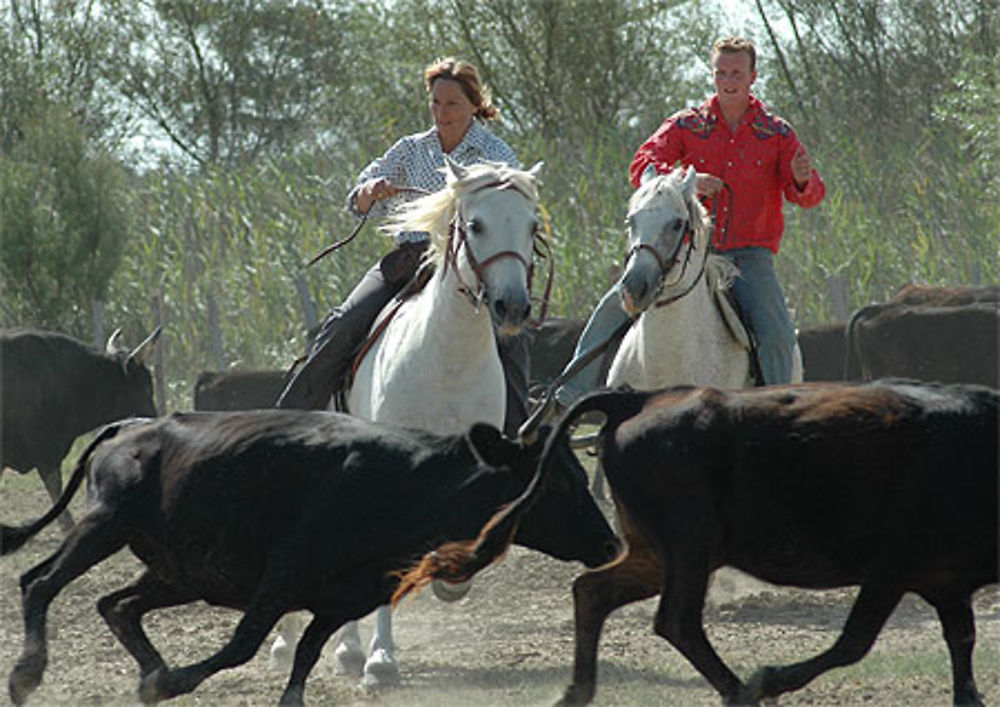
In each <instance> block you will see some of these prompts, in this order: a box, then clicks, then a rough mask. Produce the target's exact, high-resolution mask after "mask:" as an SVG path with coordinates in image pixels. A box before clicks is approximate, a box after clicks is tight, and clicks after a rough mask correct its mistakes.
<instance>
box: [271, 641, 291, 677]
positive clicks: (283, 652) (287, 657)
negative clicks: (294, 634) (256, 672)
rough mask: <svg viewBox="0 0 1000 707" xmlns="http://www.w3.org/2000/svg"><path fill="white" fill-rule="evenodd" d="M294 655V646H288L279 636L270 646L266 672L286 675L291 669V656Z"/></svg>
mask: <svg viewBox="0 0 1000 707" xmlns="http://www.w3.org/2000/svg"><path fill="white" fill-rule="evenodd" d="M294 655H295V650H294V646H290V645H289V644H288V641H286V640H285V637H284V636H281V635H279V636H278V637H277V638H275V639H274V643H272V644H271V654H270V656H269V657H268V659H267V667H268V670H273V671H274V672H277V673H287V672H288V671H289V670H291V669H292V656H294Z"/></svg>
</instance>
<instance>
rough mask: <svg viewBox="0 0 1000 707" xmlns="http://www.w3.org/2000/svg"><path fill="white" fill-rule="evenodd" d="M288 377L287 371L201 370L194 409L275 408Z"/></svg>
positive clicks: (196, 383) (195, 386)
mask: <svg viewBox="0 0 1000 707" xmlns="http://www.w3.org/2000/svg"><path fill="white" fill-rule="evenodd" d="M287 379H288V372H287V371H268V370H260V371H241V370H232V371H202V372H201V373H199V374H198V380H197V381H195V384H194V409H195V410H262V409H265V408H273V407H274V403H275V402H276V401H277V400H278V396H279V395H280V394H281V391H282V390H284V389H285V383H286V381H287Z"/></svg>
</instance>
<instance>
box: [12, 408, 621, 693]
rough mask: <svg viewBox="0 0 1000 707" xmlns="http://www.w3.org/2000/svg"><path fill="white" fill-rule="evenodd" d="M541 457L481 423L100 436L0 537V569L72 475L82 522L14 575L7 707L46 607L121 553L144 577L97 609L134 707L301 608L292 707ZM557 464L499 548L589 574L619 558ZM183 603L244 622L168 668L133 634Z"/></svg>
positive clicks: (152, 427) (209, 427) (181, 420)
mask: <svg viewBox="0 0 1000 707" xmlns="http://www.w3.org/2000/svg"><path fill="white" fill-rule="evenodd" d="M541 448H542V444H541V443H535V444H532V445H528V444H522V443H515V442H511V441H509V440H507V439H505V438H503V437H501V435H500V433H499V431H497V430H496V429H494V428H492V427H490V426H488V425H474V426H473V427H472V428H471V430H470V431H469V433H468V434H467V435H451V436H441V435H433V434H430V433H425V432H419V431H414V430H406V429H402V428H395V427H387V426H384V425H375V424H373V423H370V422H365V421H362V420H360V419H358V418H354V417H349V416H346V415H339V414H337V413H325V412H306V411H285V410H267V411H253V412H242V413H241V412H234V413H176V414H174V415H171V416H170V417H167V418H162V419H160V420H156V421H146V420H139V421H125V422H122V423H119V424H117V425H115V426H111V427H109V428H107V429H106V430H105V431H104V432H102V433H101V435H99V437H98V438H97V439H96V440H95V441H94V442H93V443H92V444H91V446H90V447H88V448H87V450H86V451H85V452H84V454H83V456H82V457H81V460H80V462H79V464H78V465H77V467H76V469H75V471H74V472H73V475H72V477H71V480H70V481H69V483H68V484H67V488H66V491H65V493H64V494H63V496H62V498H61V499H60V501H59V502H58V503H57V504H56V505H55V506H53V508H52V509H51V510H50V511H49V512H48V513H47V514H45V516H43V517H42V518H40V519H39V520H37V521H35V522H34V523H30V524H26V525H23V526H19V527H9V526H0V554H7V553H9V552H12V551H13V550H15V549H17V547H19V546H20V545H21V544H23V543H24V542H25V541H26V540H27V539H28V538H30V537H31V536H32V535H34V534H35V533H37V532H38V531H39V530H40V529H41V528H43V527H44V526H45V525H47V524H48V523H50V522H51V521H52V519H54V518H55V517H56V515H57V514H58V513H59V512H61V511H62V509H63V508H64V507H65V505H66V504H67V503H68V502H69V499H70V497H71V496H72V495H73V493H74V492H75V491H76V490H77V488H78V487H79V486H80V484H81V481H82V478H83V476H84V475H85V474H86V475H87V482H88V488H89V491H90V504H89V510H88V511H87V513H86V515H85V516H84V517H83V518H82V519H81V520H80V522H79V523H78V524H77V526H76V527H75V528H74V529H73V530H72V531H71V532H70V534H69V535H68V536H67V537H66V539H65V541H64V542H63V544H62V546H61V547H60V548H59V549H58V550H57V551H56V552H55V554H53V555H52V556H51V557H49V558H48V559H47V560H45V561H44V562H42V563H41V564H39V565H37V566H35V567H34V568H32V569H31V570H29V571H28V572H26V573H25V574H24V575H23V576H22V577H21V590H22V594H23V607H24V621H25V643H24V649H23V652H22V654H21V657H20V659H19V660H18V662H17V664H16V665H15V667H14V669H13V670H12V672H11V675H10V680H9V688H10V695H11V698H12V699H13V701H14V702H15V703H17V704H20V703H22V702H24V700H25V699H26V698H27V696H28V695H29V694H30V693H31V691H32V690H34V689H35V688H36V687H37V686H38V684H39V683H40V682H41V679H42V673H43V671H44V669H45V664H46V660H47V658H46V643H45V620H46V613H47V610H48V606H49V604H50V602H51V601H52V599H53V598H54V597H55V596H56V594H58V592H59V591H60V590H61V589H62V588H63V587H64V586H66V585H67V584H68V583H69V582H71V581H72V580H73V579H75V578H76V577H78V576H80V575H81V574H83V573H84V572H86V571H87V570H88V569H89V568H90V567H92V566H93V565H95V564H97V563H98V562H100V561H102V560H103V559H105V558H107V557H108V556H110V555H111V554H112V553H114V552H116V551H117V550H118V549H119V548H121V547H123V546H125V545H128V546H129V547H130V548H131V550H132V551H133V552H134V553H135V554H136V556H138V557H139V558H140V559H141V560H142V561H143V562H144V563H145V564H146V571H145V573H144V574H143V575H142V576H141V577H140V578H139V579H138V580H137V581H136V582H135V583H134V584H132V585H130V586H128V587H125V588H123V589H121V590H119V591H117V592H113V593H112V594H110V595H108V596H105V597H103V598H102V599H101V600H100V601H99V602H98V610H99V611H100V613H101V615H102V616H103V617H104V619H105V620H106V621H107V623H108V625H109V626H110V628H111V630H112V632H113V633H114V634H115V636H116V637H117V638H118V640H119V641H120V642H121V643H122V645H123V646H124V647H125V648H126V649H127V650H128V651H129V653H130V654H131V655H132V656H133V657H134V658H135V659H136V661H137V662H138V664H139V669H140V673H141V682H140V688H139V693H140V697H141V698H142V699H143V701H145V702H155V701H158V700H161V699H166V698H169V697H172V696H175V695H180V694H184V693H188V692H191V691H192V690H194V689H195V688H196V687H197V686H198V685H199V684H200V683H201V682H202V681H203V680H205V679H206V678H207V677H209V676H210V675H212V674H213V673H215V672H218V671H219V670H222V669H225V668H229V667H233V666H235V665H239V664H241V663H244V662H246V661H247V660H249V659H250V658H252V657H253V655H254V654H255V653H256V651H257V648H258V647H259V646H260V644H261V642H262V641H263V640H264V639H265V638H266V636H267V634H268V632H269V631H270V630H271V628H272V627H273V626H274V625H275V623H276V622H277V621H278V619H280V618H281V616H282V615H283V614H285V613H286V612H289V611H294V610H303V609H304V610H307V611H309V612H311V613H312V615H313V619H312V622H311V623H310V624H309V626H308V627H307V629H306V632H305V634H304V636H303V637H302V639H301V641H300V642H299V645H298V648H297V650H296V653H295V658H294V664H293V667H292V673H291V677H290V678H289V682H288V684H287V687H286V689H285V692H284V694H283V696H282V702H283V703H288V704H298V703H300V702H301V701H302V696H303V691H304V686H305V680H306V677H307V676H308V674H309V672H310V670H311V669H312V667H313V666H314V665H315V663H316V661H317V659H318V658H319V656H320V651H321V649H322V647H323V644H324V643H325V642H326V641H327V639H328V638H329V637H330V636H331V635H332V633H333V632H334V631H335V630H336V629H337V628H338V627H339V626H341V625H342V624H343V623H344V622H346V621H348V620H353V619H359V618H361V617H363V616H365V615H367V614H368V613H370V612H371V611H373V610H374V609H375V608H376V607H378V606H380V605H382V604H386V603H388V601H389V599H390V597H391V595H392V593H393V590H394V589H395V588H396V586H397V585H398V583H399V578H398V574H397V571H398V570H400V569H405V568H406V567H407V566H408V565H410V564H411V563H412V561H413V560H414V559H416V558H418V557H419V556H420V555H421V554H422V553H424V552H425V551H426V550H427V548H429V547H433V546H434V545H435V544H438V543H440V542H444V541H446V540H451V539H460V538H468V537H474V536H475V534H476V533H477V532H478V530H479V528H480V527H481V526H482V524H483V523H484V522H485V521H486V520H487V519H488V518H489V517H490V516H491V515H492V514H493V513H494V512H496V510H497V509H498V508H499V507H501V506H502V505H503V504H505V503H508V502H510V501H511V500H512V499H514V498H516V497H517V496H518V494H519V493H520V492H521V491H522V490H523V489H524V487H525V486H526V485H528V484H529V483H530V482H531V480H532V478H533V477H534V475H535V473H536V469H537V462H538V458H539V455H540V454H541ZM556 466H557V469H556V471H555V473H553V474H552V475H551V478H550V479H549V481H548V483H546V484H545V491H544V493H543V494H542V496H541V498H540V500H539V503H538V504H537V506H536V508H535V510H534V511H532V512H531V513H530V514H528V515H527V516H525V522H524V523H523V525H522V526H521V527H520V528H519V529H518V532H517V535H516V537H515V538H514V539H515V541H516V542H518V543H519V544H522V545H525V546H527V547H530V548H534V549H537V550H540V551H542V552H545V553H547V554H550V555H552V556H554V557H556V558H559V559H563V560H581V561H583V562H584V563H585V564H587V565H589V566H596V565H600V564H603V563H605V562H607V561H609V560H611V559H613V558H614V557H615V556H616V555H617V554H618V552H619V549H620V545H619V543H618V540H617V538H615V536H614V534H613V533H612V531H611V529H610V527H609V526H608V524H607V522H606V521H605V519H604V517H603V515H602V514H601V512H600V510H599V509H598V508H597V506H596V505H595V504H594V501H593V499H592V498H591V497H590V495H589V493H588V492H587V485H586V476H585V474H584V471H583V469H582V467H581V466H580V465H579V462H578V461H577V460H576V458H575V457H573V456H572V454H571V453H569V451H568V449H567V454H566V455H563V456H562V457H561V459H560V461H559V462H558V463H557V464H556ZM196 600H204V601H206V602H208V603H210V604H213V605H219V606H226V607H231V608H234V609H238V610H241V611H243V612H244V615H243V617H242V619H241V620H240V622H239V623H238V625H237V628H236V631H235V633H234V635H233V636H232V638H231V640H230V641H229V642H228V644H227V645H225V646H224V647H223V648H221V649H220V650H219V651H218V652H217V653H215V654H214V655H212V656H211V657H209V658H207V659H206V660H204V661H202V662H199V663H196V664H194V665H190V666H187V667H183V668H177V669H170V668H168V667H167V665H166V664H165V662H164V660H163V658H162V657H161V656H160V654H159V653H158V652H157V651H156V649H155V648H154V647H153V646H152V645H151V644H150V642H149V640H148V639H147V637H146V635H145V634H144V633H143V630H142V627H141V625H140V620H141V618H142V615H143V614H144V613H146V612H148V611H150V610H153V609H159V608H164V607H168V606H175V605H180V604H186V603H189V602H193V601H196Z"/></svg>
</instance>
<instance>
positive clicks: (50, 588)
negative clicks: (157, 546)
mask: <svg viewBox="0 0 1000 707" xmlns="http://www.w3.org/2000/svg"><path fill="white" fill-rule="evenodd" d="M113 521H114V519H113V518H110V517H108V516H107V514H99V513H94V512H91V513H88V514H87V515H86V516H85V517H84V518H83V520H82V521H80V523H79V524H78V525H75V526H74V527H73V529H72V530H71V531H70V532H69V534H68V535H67V536H66V539H65V540H63V543H62V545H60V546H59V549H58V550H56V551H55V552H54V553H53V554H52V555H51V556H50V557H49V558H48V559H46V560H44V561H43V562H42V563H41V564H40V565H38V566H37V567H35V568H33V569H31V570H29V571H28V572H26V573H25V574H24V575H23V576H22V577H21V595H22V596H21V603H22V606H23V611H24V648H23V649H22V650H21V657H20V658H18V661H17V663H16V664H15V665H14V669H13V670H12V671H11V673H10V678H9V679H8V682H7V685H8V690H9V691H10V699H11V701H12V702H14V704H18V705H19V704H23V703H24V701H25V700H26V699H27V698H28V695H30V694H31V693H32V692H33V691H34V690H35V688H37V687H38V685H39V684H40V683H41V681H42V674H43V673H44V672H45V666H46V665H47V663H48V646H47V644H46V642H45V623H46V616H47V613H48V609H49V604H51V603H52V600H53V599H54V598H55V597H56V595H57V594H59V592H60V591H61V590H62V588H63V587H65V586H66V585H67V584H69V583H70V582H72V581H73V580H74V579H76V578H77V577H79V576H80V575H81V574H83V573H84V572H86V571H87V570H89V569H90V568H91V567H93V566H94V565H96V564H97V563H98V562H100V561H101V560H103V559H105V558H107V557H109V556H110V555H112V554H114V553H115V552H117V551H118V550H120V549H121V548H122V547H124V546H125V543H126V541H127V537H126V536H125V534H124V533H123V532H122V531H121V530H120V529H119V528H118V527H117V526H118V524H117V523H115V522H113Z"/></svg>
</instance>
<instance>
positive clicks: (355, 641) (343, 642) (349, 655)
mask: <svg viewBox="0 0 1000 707" xmlns="http://www.w3.org/2000/svg"><path fill="white" fill-rule="evenodd" d="M333 657H334V660H335V663H334V672H336V673H337V674H338V675H350V676H352V677H361V675H362V673H363V671H364V668H365V652H364V650H362V648H361V634H360V633H359V632H358V622H357V621H348V622H347V623H346V624H344V627H343V628H342V629H341V631H340V635H339V636H338V637H337V647H336V649H335V650H334V652H333Z"/></svg>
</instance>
